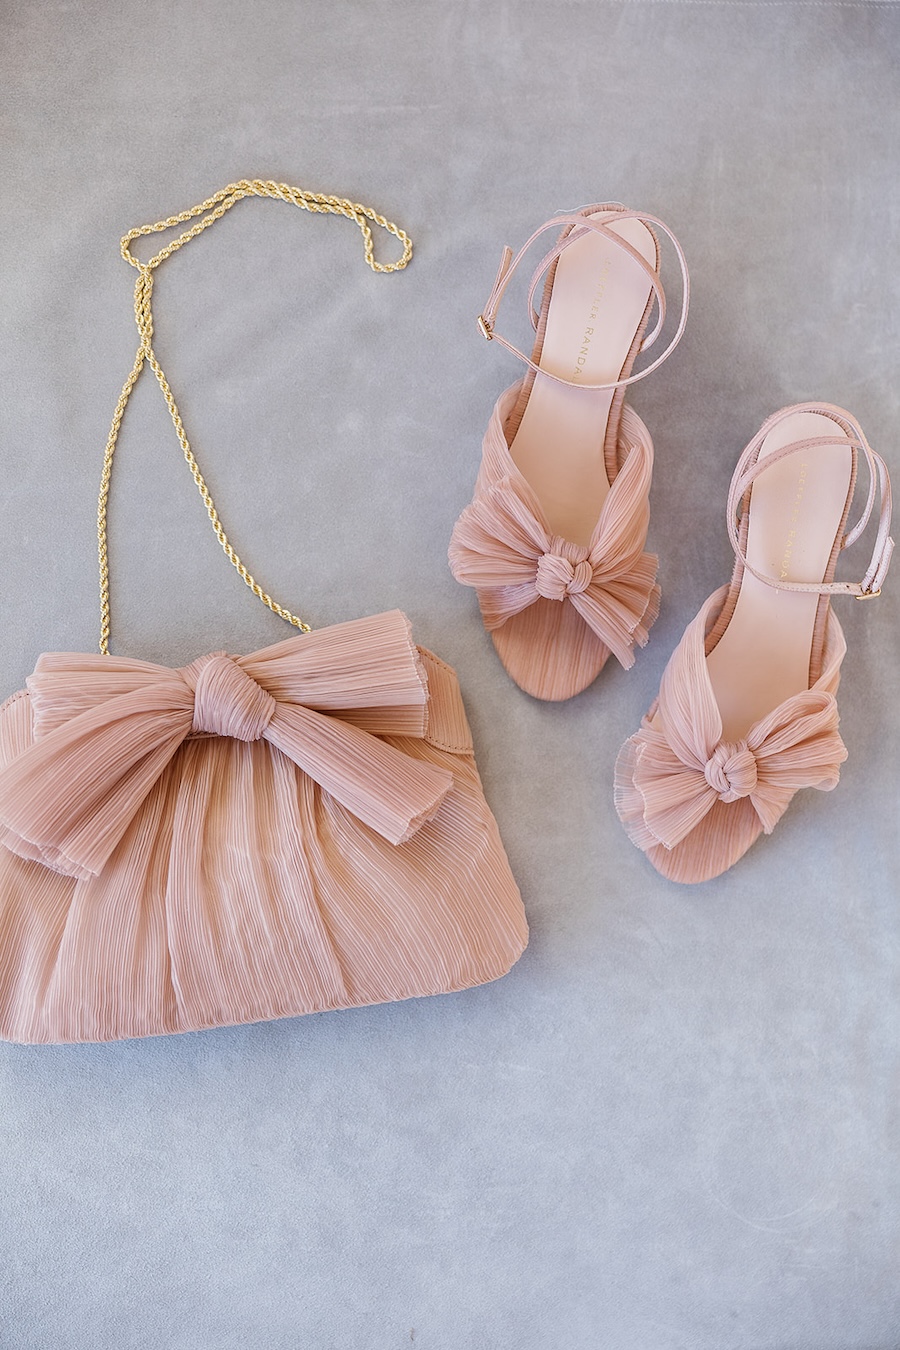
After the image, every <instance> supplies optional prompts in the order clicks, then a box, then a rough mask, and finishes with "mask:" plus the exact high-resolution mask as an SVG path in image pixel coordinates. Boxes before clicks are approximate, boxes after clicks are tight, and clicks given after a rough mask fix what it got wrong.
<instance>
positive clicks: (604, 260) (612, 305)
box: [510, 212, 656, 544]
mask: <svg viewBox="0 0 900 1350" xmlns="http://www.w3.org/2000/svg"><path fill="white" fill-rule="evenodd" d="M598 214H601V215H602V212H601V213H598ZM606 223H607V224H608V225H609V228H610V229H611V230H613V231H614V232H615V233H616V234H618V235H620V236H621V237H622V238H623V239H624V240H625V241H626V242H627V243H629V244H630V245H631V247H632V248H633V249H635V250H636V251H637V252H638V253H640V254H641V255H642V256H643V257H644V258H646V260H647V262H648V263H649V264H650V266H651V267H653V268H654V269H655V268H656V241H655V239H654V238H653V235H652V234H651V233H650V231H649V230H648V228H647V226H646V225H644V224H642V223H641V221H639V220H631V219H629V220H621V221H616V220H615V219H613V220H611V221H607V222H606ZM650 292H651V286H650V282H649V279H648V278H647V275H646V273H645V272H643V271H642V269H641V268H640V266H639V265H638V264H637V263H636V262H635V261H634V260H633V259H632V258H629V256H628V254H627V253H625V252H624V251H623V250H622V249H620V248H617V247H616V245H615V244H613V243H611V242H610V241H609V240H608V239H604V238H603V236H602V235H600V234H594V233H590V234H586V235H585V236H584V238H582V239H578V240H576V242H575V243H574V244H570V245H569V247H568V248H567V249H565V251H564V252H563V253H562V254H561V255H560V257H559V261H558V262H557V266H556V275H555V277H554V280H553V290H552V293H551V298H550V306H549V309H548V313H547V327H546V331H545V334H544V344H543V348H542V350H541V358H540V365H541V368H542V369H544V370H549V371H552V373H553V374H554V375H559V376H561V377H562V378H563V379H565V380H572V381H579V382H581V383H584V384H607V383H609V382H610V381H611V380H617V379H619V377H620V375H621V373H622V366H623V365H624V363H625V359H626V357H627V355H628V352H629V350H630V348H631V344H632V343H633V341H634V335H635V333H636V332H637V330H638V326H639V324H640V322H641V319H642V318H643V315H644V311H645V309H646V308H647V302H648V300H649V298H650ZM614 393H615V390H613V389H603V390H598V391H595V392H591V391H590V390H584V389H577V388H575V389H572V388H569V387H567V386H565V385H561V384H556V383H555V382H554V381H553V380H547V379H544V378H542V376H541V375H539V374H538V375H536V376H535V378H534V385H533V386H532V389H531V392H530V394H529V396H528V402H527V404H526V405H525V412H524V414H523V416H522V421H521V422H520V424H519V427H518V430H517V431H516V434H515V437H514V439H513V442H512V445H511V446H510V453H511V455H512V457H513V460H514V461H515V463H516V465H517V466H518V468H519V469H520V470H521V472H522V474H523V475H524V477H525V478H526V479H527V480H528V482H529V483H530V484H531V486H532V487H533V488H534V490H535V492H536V493H537V495H538V498H539V500H540V503H541V505H542V507H543V509H544V513H545V515H546V517H547V521H548V524H549V525H550V528H551V530H552V531H553V532H554V533H556V534H560V535H563V536H564V537H565V538H566V539H570V540H572V542H573V543H576V544H589V543H590V540H591V535H592V533H593V530H594V526H595V525H596V524H597V517H598V516H599V514H600V508H601V507H602V505H603V503H604V501H605V500H606V494H607V493H608V492H609V479H608V477H607V473H606V467H605V464H604V461H603V445H604V440H605V437H606V426H607V422H608V421H609V409H610V405H611V403H612V400H613V395H614Z"/></svg>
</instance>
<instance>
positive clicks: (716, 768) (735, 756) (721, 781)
mask: <svg viewBox="0 0 900 1350" xmlns="http://www.w3.org/2000/svg"><path fill="white" fill-rule="evenodd" d="M703 775H704V777H705V778H706V781H707V783H708V784H709V786H710V787H711V788H712V790H713V792H715V793H717V794H718V797H719V801H720V802H736V801H738V800H739V799H740V798H741V797H749V796H750V794H751V793H752V792H753V790H754V788H755V787H756V785H757V783H758V782H759V769H758V767H757V763H756V756H755V755H754V753H753V751H752V750H751V749H750V747H749V745H748V744H747V742H746V741H739V742H738V743H737V744H736V745H735V744H734V743H733V742H731V741H720V742H719V744H718V745H717V746H716V748H715V750H714V751H713V752H712V754H711V755H710V757H709V759H708V760H707V761H706V767H705V768H704V770H703Z"/></svg>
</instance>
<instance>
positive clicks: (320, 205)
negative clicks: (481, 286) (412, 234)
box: [97, 179, 412, 656]
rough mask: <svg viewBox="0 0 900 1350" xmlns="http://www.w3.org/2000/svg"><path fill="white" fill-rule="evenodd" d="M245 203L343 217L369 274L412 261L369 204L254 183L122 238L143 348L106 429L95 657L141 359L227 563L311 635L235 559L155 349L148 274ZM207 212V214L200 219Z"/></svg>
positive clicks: (104, 640) (408, 245) (408, 248)
mask: <svg viewBox="0 0 900 1350" xmlns="http://www.w3.org/2000/svg"><path fill="white" fill-rule="evenodd" d="M244 197H274V198H278V199H279V200H281V201H285V202H289V203H292V204H293V205H294V206H299V207H300V208H301V209H302V210H304V211H318V212H327V213H329V214H331V215H337V216H346V217H347V219H348V220H353V221H355V222H356V224H357V225H358V226H359V228H360V230H361V232H362V236H363V242H364V246H365V253H366V262H367V263H368V265H369V267H371V269H372V271H373V272H399V271H400V270H401V268H404V267H405V266H406V264H407V263H408V262H409V260H410V258H411V257H412V241H411V239H410V238H409V236H408V235H407V234H406V233H405V232H404V231H403V230H401V229H400V228H399V227H398V226H397V225H394V224H393V222H392V221H390V220H386V219H385V218H384V216H380V215H378V213H377V212H376V211H373V210H372V208H371V207H370V206H361V205H360V204H359V203H358V202H351V201H347V200H346V198H343V197H329V196H325V195H324V194H322V193H319V192H306V191H304V190H303V188H296V187H290V186H289V185H288V184H287V183H272V182H263V181H260V180H259V179H254V180H253V181H252V182H250V181H248V180H246V179H244V180H242V181H241V182H239V183H231V184H229V186H228V187H225V188H222V190H221V192H217V193H216V194H215V196H213V197H207V199H206V201H205V202H201V203H200V205H199V206H193V207H191V209H190V210H189V211H182V212H181V214H180V215H177V216H169V217H168V218H167V219H166V220H159V221H157V222H156V224H155V225H140V226H139V227H138V228H137V229H135V230H129V231H128V233H127V234H126V235H124V236H123V238H122V246H121V251H122V257H123V258H124V259H125V261H126V262H128V263H130V264H131V266H132V267H136V268H137V271H138V278H137V281H136V282H135V286H134V317H135V321H136V323H137V327H138V332H139V333H140V336H141V342H140V346H139V347H138V350H137V355H136V356H135V358H134V365H133V366H132V368H131V373H130V374H129V376H128V379H127V380H126V381H125V384H124V385H123V387H122V392H121V394H120V395H119V401H118V403H117V404H116V410H115V412H114V414H113V420H112V426H111V427H110V432H109V440H108V441H107V443H106V452H105V454H104V457H103V472H102V474H101V476H100V496H99V500H98V503H97V543H98V552H99V560H100V651H101V653H102V654H103V655H104V656H108V655H109V631H110V617H109V553H108V548H107V508H108V504H109V485H110V479H111V477H112V466H113V455H114V454H115V449H116V441H117V439H118V436H119V428H120V427H121V425H122V418H123V417H124V415H125V406H126V404H127V403H128V399H129V397H130V395H131V391H132V389H133V388H134V386H135V384H136V383H137V381H138V377H139V376H140V373H141V371H142V370H143V368H144V362H145V361H146V363H147V365H149V367H150V369H151V370H152V371H153V374H154V375H155V376H156V379H157V383H158V384H159V387H160V389H161V390H162V392H163V397H164V398H165V400H166V404H167V406H168V409H169V413H170V414H171V417H172V422H173V424H174V427H175V432H176V434H177V436H178V440H179V442H180V444H181V448H182V450H183V452H184V457H185V459H186V460H187V464H188V468H189V469H190V471H191V474H192V475H193V479H194V482H195V483H196V484H197V488H198V490H199V492H200V496H201V497H202V499H203V505H204V506H205V507H206V514H207V515H208V516H209V519H210V521H211V522H212V527H213V529H214V530H215V532H216V538H217V539H218V541H219V543H220V544H221V545H222V548H223V549H224V551H225V555H226V557H227V558H228V560H229V562H231V563H232V564H233V566H234V567H235V568H236V569H237V571H238V574H239V576H240V577H241V578H242V579H243V581H244V582H245V583H246V584H247V585H248V586H249V587H250V589H251V591H252V592H253V594H254V595H255V596H257V597H258V598H259V599H260V600H261V601H262V602H263V604H264V605H267V606H268V607H269V609H271V610H272V612H273V613H274V614H277V615H279V616H280V618H282V619H286V620H287V622H288V623H289V624H292V625H293V626H294V627H295V628H299V629H300V631H301V632H303V633H308V632H309V631H310V628H309V624H307V623H304V622H303V620H302V619H298V618H297V616H296V615H295V614H292V613H291V611H290V610H289V609H285V608H284V607H283V606H282V605H279V604H278V603H277V601H275V600H273V599H272V597H271V596H270V595H269V594H267V592H266V591H264V590H263V588H262V587H261V586H260V585H258V583H257V582H256V581H255V580H254V579H253V577H252V576H251V575H250V573H249V572H248V571H247V568H246V567H245V566H244V564H243V563H242V562H241V560H240V558H239V557H238V555H237V553H235V551H234V549H233V548H232V546H231V544H230V543H229V541H228V536H227V535H226V533H225V530H224V529H223V527H222V522H221V520H220V519H219V513H218V512H217V510H216V508H215V505H214V503H213V499H212V497H211V496H210V492H209V488H208V487H207V486H206V483H205V481H204V478H203V475H202V473H201V472H200V468H199V465H198V464H197V461H196V459H195V458H194V454H193V451H192V450H191V447H190V443H189V441H188V438H187V435H186V433H185V430H184V424H183V422H182V420H181V414H180V413H179V411H178V405H177V404H176V402H175V398H174V395H173V394H172V390H171V388H170V387H169V382H168V380H167V379H166V377H165V375H164V373H163V369H162V366H161V365H160V364H159V362H158V361H157V359H156V355H155V353H154V351H153V312H152V308H151V296H152V293H153V271H154V269H155V268H157V267H158V266H159V264H160V263H161V262H164V261H165V259H166V258H169V257H171V256H172V254H173V253H175V252H176V251H177V250H178V249H180V248H181V247H182V246H183V245H184V244H186V243H188V242H189V240H191V239H195V238H196V237H197V235H198V234H201V233H202V232H203V231H204V230H206V229H209V227H210V225H213V224H214V223H215V222H216V221H217V220H220V219H221V218H222V216H224V214H225V212H226V211H230V210H231V208H232V206H234V205H235V204H236V203H237V202H239V201H241V199H242V198H244ZM204 212H206V214H205V215H204ZM196 216H202V217H203V218H202V219H201V220H198V221H197V223H196V224H195V225H192V226H191V228H190V229H189V230H185V232H184V233H183V234H181V235H179V236H178V238H177V239H174V240H173V241H172V243H171V244H168V245H167V246H166V247H165V248H163V249H160V251H159V253H157V254H155V255H154V256H153V257H152V258H151V259H150V261H149V262H146V263H142V262H141V261H140V259H138V258H135V256H134V254H133V253H132V252H131V249H130V247H129V245H130V244H131V243H132V241H133V240H135V239H139V238H140V237H141V236H142V235H145V234H158V233H159V231H160V230H168V229H172V228H173V227H174V226H176V225H183V224H184V223H185V221H188V220H193V219H194V218H195V217H196ZM369 221H371V222H372V223H373V224H375V225H378V226H380V227H381V228H382V229H383V230H387V232H388V234H392V235H393V236H394V238H395V239H397V240H399V241H400V243H401V244H402V245H403V254H402V256H401V257H400V259H399V260H398V261H397V262H392V263H380V262H376V261H375V245H374V240H373V238H372V230H371V228H370V226H369V224H368V222H369Z"/></svg>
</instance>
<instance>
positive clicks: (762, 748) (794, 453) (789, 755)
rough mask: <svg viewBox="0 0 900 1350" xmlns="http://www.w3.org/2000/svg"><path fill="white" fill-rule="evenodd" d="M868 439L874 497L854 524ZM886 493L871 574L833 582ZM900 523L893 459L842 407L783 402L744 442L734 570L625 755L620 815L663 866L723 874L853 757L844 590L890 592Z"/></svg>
mask: <svg viewBox="0 0 900 1350" xmlns="http://www.w3.org/2000/svg"><path fill="white" fill-rule="evenodd" d="M860 451H862V452H863V453H864V455H865V457H866V460H867V463H868V467H869V473H870V485H869V493H868V499H867V501H866V506H865V509H864V511H863V514H862V518H861V520H860V521H859V522H858V523H857V524H856V525H855V526H854V527H853V528H852V529H851V530H846V525H847V517H848V514H849V510H850V503H851V500H852V497H853V492H854V488H855V485H856V473H857V461H858V456H859V452H860ZM879 493H880V519H879V526H878V533H877V538H876V540H875V547H874V552H873V554H872V560H871V563H870V566H869V570H868V572H867V573H866V575H865V577H864V578H863V580H862V582H859V583H856V582H848V581H835V580H834V573H835V566H836V563H837V558H838V554H839V553H840V551H841V550H842V549H843V548H846V547H847V546H848V545H850V544H852V543H854V542H855V541H856V540H857V539H858V538H859V536H860V535H861V533H862V531H863V530H864V529H865V526H866V524H867V523H868V521H869V518H870V516H871V514H872V510H873V507H874V505H875V499H876V495H878V494H879ZM890 521H891V489H890V480H889V477H888V472H887V468H886V466H885V463H884V461H883V459H882V458H881V456H880V455H877V454H875V452H874V451H873V450H872V449H870V447H869V445H868V442H867V441H866V438H865V436H864V435H863V432H862V430H861V428H860V427H859V424H858V423H857V422H856V421H855V420H854V418H853V417H851V415H850V414H849V413H847V412H845V411H843V410H842V409H840V408H835V407H832V406H831V405H830V404H826V403H804V404H797V405H795V406H794V407H790V408H784V409H782V411H781V412H778V413H775V414H774V415H773V416H772V417H770V418H769V419H768V421H767V422H766V423H765V424H764V425H763V427H762V428H761V430H760V431H759V432H758V433H757V435H756V436H755V437H754V438H753V440H752V441H751V442H750V444H749V445H748V446H747V448H746V450H745V451H744V452H743V454H742V455H741V457H740V459H739V461H738V464H737V468H736V469H735V473H734V477H733V479H732V483H731V490H730V492H729V497H728V531H729V536H730V539H731V543H732V547H733V548H734V552H735V556H736V562H735V568H734V573H733V576H732V579H731V583H730V585H728V586H723V587H722V588H721V589H720V590H718V591H716V592H715V593H714V594H713V595H711V596H710V597H709V599H708V600H707V601H706V603H705V604H704V605H703V606H702V608H701V610H700V612H699V614H698V615H697V617H696V618H695V619H694V620H693V622H692V623H691V624H690V625H689V626H688V628H687V630H686V631H685V633H684V636H683V637H682V639H681V642H680V643H679V645H678V647H676V649H675V651H674V653H673V655H672V657H671V659H670V661H669V664H668V665H667V667H666V670H665V672H664V674H663V678H662V684H661V686H660V691H659V696H658V698H657V700H656V702H655V703H654V705H653V707H652V708H651V709H650V712H649V713H648V714H647V716H646V717H645V718H644V722H643V725H642V726H641V729H640V731H639V732H638V733H637V734H636V735H635V736H632V737H631V739H630V740H628V741H626V743H625V745H624V746H623V747H622V750H621V751H620V753H619V758H618V761H617V763H616V785H615V801H616V809H617V811H618V813H619V817H620V819H621V821H622V824H623V825H624V826H625V829H626V830H627V832H628V834H629V836H630V838H631V839H632V841H633V843H635V844H636V845H637V846H638V848H640V849H642V850H643V851H644V852H645V853H646V855H647V857H648V858H649V859H650V862H651V863H652V864H653V866H654V867H655V868H656V869H657V871H658V872H661V873H662V874H663V876H665V877H668V878H669V879H670V880H672V881H681V882H697V881H708V880H709V879H710V878H712V877H716V876H719V875H720V874H721V873H722V872H725V871H727V869H728V868H729V867H731V866H732V865H733V864H734V863H735V862H737V860H738V859H739V858H740V857H742V855H743V854H744V853H746V851H747V849H748V848H749V847H750V846H751V844H753V843H754V842H755V840H756V839H758V838H759V836H760V834H762V833H763V832H765V833H766V834H770V833H771V832H772V830H773V829H774V827H775V825H776V824H777V823H778V821H779V820H780V818H781V816H782V815H783V814H784V812H785V810H786V809H787V807H788V805H789V804H790V801H791V799H792V797H793V796H794V793H795V792H797V791H799V789H800V788H807V787H812V788H819V789H820V790H821V791H829V790H830V789H831V788H833V787H835V786H836V785H837V781H838V777H839V773H840V766H841V764H842V763H843V761H844V760H845V759H846V758H847V751H846V749H845V748H844V744H843V741H842V740H841V737H840V735H839V734H838V710H837V703H836V700H835V695H836V693H837V688H838V682H839V680H840V667H841V662H842V660H843V658H844V653H845V651H846V643H845V641H844V635H843V632H842V631H841V627H840V624H839V623H838V621H837V618H836V617H835V615H834V613H833V612H832V609H831V597H832V596H834V595H854V596H856V597H857V599H860V600H864V599H869V598H871V597H873V596H876V595H878V594H879V593H880V590H881V585H882V582H883V580H884V577H885V574H886V573H887V569H888V565H889V563H890V558H891V552H892V549H893V546H894V545H893V540H892V539H891V538H890V535H889V530H890ZM845 531H846V533H845Z"/></svg>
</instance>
